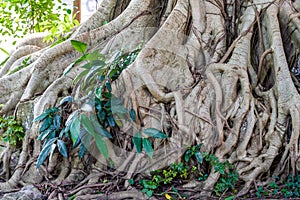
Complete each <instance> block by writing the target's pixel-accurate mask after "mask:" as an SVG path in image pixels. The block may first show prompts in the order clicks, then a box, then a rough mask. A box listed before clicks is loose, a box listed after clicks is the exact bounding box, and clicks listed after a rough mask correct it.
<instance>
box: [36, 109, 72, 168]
mask: <svg viewBox="0 0 300 200" xmlns="http://www.w3.org/2000/svg"><path fill="white" fill-rule="evenodd" d="M37 121H41V122H42V123H41V126H40V129H39V132H40V135H39V137H38V140H42V141H44V143H43V147H42V151H41V153H40V155H39V157H38V159H37V163H36V167H37V168H39V167H40V166H41V164H42V163H43V162H44V161H45V159H46V158H47V157H48V155H49V160H51V158H52V156H53V153H54V151H55V149H56V148H57V149H58V151H59V152H60V154H61V155H62V156H64V157H65V158H68V150H67V146H66V143H65V141H64V138H65V136H66V135H65V129H64V128H62V119H61V115H60V110H59V109H58V108H57V107H54V108H50V109H47V110H46V111H45V112H44V113H43V114H41V115H40V116H38V117H37V118H35V119H34V122H37Z"/></svg>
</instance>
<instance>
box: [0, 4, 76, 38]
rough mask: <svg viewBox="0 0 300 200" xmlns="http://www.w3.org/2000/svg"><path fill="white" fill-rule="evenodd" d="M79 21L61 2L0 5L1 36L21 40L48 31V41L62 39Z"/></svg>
mask: <svg viewBox="0 0 300 200" xmlns="http://www.w3.org/2000/svg"><path fill="white" fill-rule="evenodd" d="M78 24H79V23H78V21H76V20H74V17H73V18H72V16H71V10H70V9H67V7H66V4H64V3H62V1H61V0H55V1H53V0H4V1H3V2H2V3H1V4H0V34H1V35H3V36H5V35H8V36H13V37H14V38H21V37H23V36H24V35H26V34H27V33H34V32H44V31H48V32H49V36H47V37H46V38H45V40H46V41H53V40H54V38H58V39H59V38H60V37H61V34H62V33H65V32H69V31H70V30H71V29H72V28H73V27H74V26H75V25H78Z"/></svg>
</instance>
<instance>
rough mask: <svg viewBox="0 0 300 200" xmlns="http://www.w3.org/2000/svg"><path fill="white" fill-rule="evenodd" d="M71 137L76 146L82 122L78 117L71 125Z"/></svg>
mask: <svg viewBox="0 0 300 200" xmlns="http://www.w3.org/2000/svg"><path fill="white" fill-rule="evenodd" d="M70 135H71V139H72V142H73V145H74V144H75V143H76V141H77V140H78V138H79V136H80V120H79V118H78V117H76V118H75V119H74V121H73V122H72V124H71V127H70Z"/></svg>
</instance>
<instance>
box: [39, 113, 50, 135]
mask: <svg viewBox="0 0 300 200" xmlns="http://www.w3.org/2000/svg"><path fill="white" fill-rule="evenodd" d="M51 124H52V117H48V118H46V119H44V120H43V123H42V125H41V127H40V132H43V131H45V130H46V129H48V128H49V127H50V125H51Z"/></svg>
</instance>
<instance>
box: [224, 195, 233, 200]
mask: <svg viewBox="0 0 300 200" xmlns="http://www.w3.org/2000/svg"><path fill="white" fill-rule="evenodd" d="M234 199H235V196H234V195H232V196H229V197H226V198H225V200H234Z"/></svg>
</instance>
